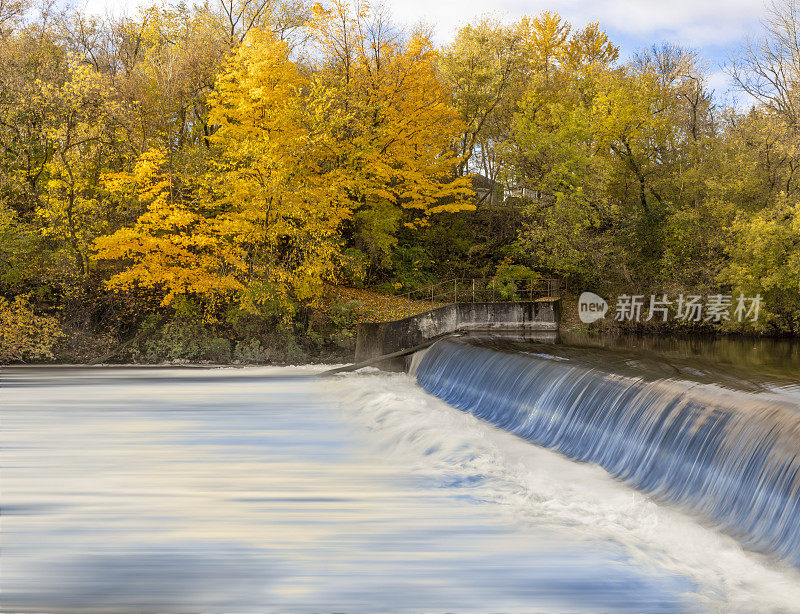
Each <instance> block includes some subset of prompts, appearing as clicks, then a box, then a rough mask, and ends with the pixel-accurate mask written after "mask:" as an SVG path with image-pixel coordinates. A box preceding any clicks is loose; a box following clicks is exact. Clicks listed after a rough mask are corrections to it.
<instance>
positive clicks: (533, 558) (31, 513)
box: [0, 339, 800, 612]
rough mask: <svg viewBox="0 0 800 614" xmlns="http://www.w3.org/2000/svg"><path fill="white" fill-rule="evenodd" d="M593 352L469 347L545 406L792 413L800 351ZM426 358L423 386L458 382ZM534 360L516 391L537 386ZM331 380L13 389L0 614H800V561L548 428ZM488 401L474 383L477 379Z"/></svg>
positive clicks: (269, 377) (373, 379)
mask: <svg viewBox="0 0 800 614" xmlns="http://www.w3.org/2000/svg"><path fill="white" fill-rule="evenodd" d="M595 341H596V340H585V339H571V340H570V343H569V344H567V345H563V344H562V345H557V346H556V345H538V344H521V345H520V344H512V345H508V344H507V343H503V344H501V345H502V346H501V345H498V342H497V341H495V342H492V343H491V344H489V346H491V347H487V346H486V344H484V345H485V347H482V348H474V347H473V348H471V349H469V348H468V350H467V351H468V352H490V353H491V352H495V353H497V354H498V355H502V356H506V357H508V356H510V357H511V358H512V359H513V360H514V361H520V360H528V361H533V364H538V362H544V364H546V365H547V366H548V367H553V368H554V369H556V371H554V372H553V373H551V377H552V379H551V380H550V381H551V383H550V384H548V385H547V386H545V389H546V391H552V390H554V389H555V388H554V387H553V383H552V382H555V381H562V383H563V382H564V381H565V378H566V375H564V373H565V372H564V371H561V370H559V369H563V368H564V365H569V368H572V367H573V365H576V364H577V363H580V364H581V365H582V366H581V368H583V369H587V370H588V371H591V372H593V373H597V372H600V371H602V372H604V373H605V372H611V373H614V374H615V376H614V377H615V378H616V381H617V382H619V381H625V378H638V381H641V382H645V384H643V385H645V386H649V385H658V386H679V385H684V386H685V387H690V388H693V387H698V386H699V387H706V388H709V387H710V388H711V389H713V390H714V391H716V392H718V393H719V394H720V395H723V396H724V395H725V394H733V395H737V394H742V395H751V396H750V397H747V398H750V399H752V395H755V396H758V395H767V396H769V398H770V399H771V400H775V399H780V400H781V403H784V405H785V406H787V407H789V406H791V405H792V404H793V403H797V402H798V385H800V380H799V379H798V373H800V370H798V369H797V365H798V362H797V361H798V354H797V349H796V346H791V345H790V344H787V345H786V346H784V345H780V344H778V345H776V346H772V347H770V348H767V347H766V346H762V349H761V350H757V349H756V350H752V348H751V350H752V351H750V350H748V348H747V347H746V346H745V345H744V344H742V345H740V346H734V345H731V346H729V347H728V346H725V347H724V348H722V346H718V347H716V349H715V348H711V349H709V348H708V347H706V346H703V345H701V346H697V345H694V346H681V345H673V346H670V347H666V348H665V347H652V346H650V347H648V346H644V347H642V344H641V341H639V342H638V343H639V345H638V346H637V345H636V343H637V341H636V340H632V341H629V342H627V344H624V343H623V344H620V343H619V342H615V343H614V344H612V345H613V346H614V347H607V348H605V349H603V348H601V347H598V346H601V345H603V343H598V342H595ZM746 343H749V342H746ZM620 345H621V346H622V347H620ZM698 347H699V348H700V349H699V350H698V349H697V348H698ZM692 348H694V349H692ZM457 349H458V348H457ZM459 351H464V350H463V349H460V350H459ZM490 355H491V356H494V354H490ZM433 357H434V356H433V354H431V355H430V360H431V364H430V366H431V367H432V366H433V365H435V364H438V368H443V365H445V362H446V361H445V362H442V361H441V360H439V361H438V362H435V361H433ZM462 359H463V360H461V362H462V363H463V364H467V363H468V362H469V360H467V357H466V356H462ZM479 362H480V363H481V364H488V362H490V361H488V360H487V359H486V358H485V357H484V358H483V359H481V360H480V361H479ZM526 364H527V366H526V367H524V368H520V369H521V371H520V374H519V377H518V378H517V380H515V381H519V379H520V378H525V377H530V375H526V374H529V373H530V372H531V366H530V363H526ZM316 371H319V369H317V368H314V367H308V368H292V367H287V368H248V369H227V368H226V369H184V368H168V369H141V368H137V369H129V368H67V367H61V368H6V369H3V370H2V372H0V378H2V387H0V402H1V403H2V405H0V407H1V412H2V413H1V414H0V418H1V419H2V437H1V439H2V442H1V443H2V446H3V453H2V509H1V510H0V514H1V515H0V530H2V555H0V556H1V557H2V560H1V561H0V565H1V566H2V575H1V581H2V587H1V588H2V592H1V593H0V601H1V602H2V608H3V611H36V612H40V611H102V612H107V611H125V612H128V611H131V612H133V611H137V612H139V611H149V612H156V611H158V612H163V611H181V612H185V611H191V612H194V611H212V612H222V611H238V612H342V611H345V612H398V611H408V612H421V611H425V612H429V611H442V612H443V611H450V612H486V611H498V612H565V611H568V612H683V611H689V612H694V611H740V612H753V611H765V612H776V611H786V612H790V611H796V609H797V608H798V605H797V604H800V582H799V580H800V573H798V572H797V570H796V568H795V567H794V566H792V565H791V564H790V563H788V562H786V558H787V557H786V556H784V557H783V560H781V559H780V558H779V555H780V553H778V554H774V553H770V552H766V553H763V552H764V551H765V550H769V549H768V548H766V549H765V548H763V547H760V546H761V545H760V544H759V543H756V542H757V541H758V540H756V541H755V542H752V543H747V540H746V539H744V538H743V536H742V535H735V534H733V533H732V531H731V530H730V527H722V529H725V530H726V531H727V532H723V531H722V530H720V527H719V522H718V521H715V520H714V519H713V518H710V517H709V516H708V514H707V513H706V512H705V511H704V509H703V500H704V499H703V498H702V497H700V498H699V499H698V500H697V501H699V503H697V502H694V501H693V500H692V499H691V497H688V498H684V500H680V498H677V499H675V498H674V497H673V498H672V499H670V497H668V496H666V495H665V494H664V493H663V492H660V491H658V490H657V489H653V488H649V489H648V482H647V480H644V481H643V482H641V483H637V482H636V481H635V480H632V479H629V478H628V476H625V475H621V474H620V473H619V471H617V472H616V473H615V470H614V468H609V467H606V468H605V469H603V468H602V465H603V462H601V461H602V459H599V460H598V459H597V458H594V457H587V458H581V460H589V461H593V462H589V463H584V462H576V461H575V460H571V459H570V458H568V457H569V456H573V457H576V454H573V452H574V449H560V448H559V446H558V445H552V444H553V442H552V441H550V440H541V441H534V442H532V441H533V439H534V438H532V437H527V436H528V435H530V433H532V432H534V430H529V431H528V432H519V433H518V434H519V435H521V436H522V438H520V437H516V436H514V435H512V434H511V433H509V432H506V431H514V430H515V429H514V424H512V423H506V424H499V423H498V421H497V420H493V418H492V416H491V415H488V414H487V415H481V414H480V413H479V412H478V411H475V410H474V409H468V410H467V411H461V410H459V409H456V408H454V407H452V406H450V405H448V404H447V403H445V402H444V401H442V400H440V399H437V398H435V397H434V396H432V395H431V394H428V393H427V392H425V391H424V390H423V389H422V388H420V387H419V386H418V385H417V384H416V382H415V380H414V378H413V377H411V376H408V375H405V374H385V373H379V372H374V371H369V372H360V373H355V374H346V375H341V376H337V377H335V378H331V379H329V380H319V379H316V378H314V377H313V374H314V373H315V372H316ZM504 372H508V370H506V371H504ZM419 376H420V378H421V383H423V385H425V386H426V387H428V388H431V386H430V385H427V384H425V382H422V378H424V377H427V376H425V375H424V374H422V373H420V374H419ZM430 377H432V376H430ZM451 379H452V378H451ZM439 381H440V382H444V381H445V380H444V379H440V380H439ZM478 381H479V380H478V378H477V376H476V375H475V374H474V373H473V375H472V376H470V379H469V382H468V383H470V384H473V385H477V382H478ZM498 381H499V380H498V379H497V378H496V377H494V378H491V381H489V380H487V381H485V382H484V383H483V384H482V386H479V388H481V389H482V390H484V391H485V393H486V398H487V399H488V398H489V396H493V397H494V401H493V402H494V403H495V405H494V406H495V407H497V406H499V405H504V406H509V402H502V401H499V400H498V399H500V398H501V396H502V394H509V393H510V392H511V391H512V389H513V382H510V381H506V384H505V385H504V386H503V387H502V388H501V389H499V390H498V389H497V388H496V387H495V388H492V386H493V385H496V384H497V382H498ZM681 382H684V383H683V384H681ZM584 383H585V382H584ZM442 385H444V384H442ZM575 386H577V384H576V385H573V386H572V388H575ZM451 387H452V386H451ZM464 390H465V388H464V387H463V386H462V389H461V395H462V397H463V398H466V397H467V396H468V395H466V393H465V392H464ZM546 391H545V393H546ZM434 392H436V394H437V395H438V396H442V398H447V397H446V395H444V394H442V393H441V391H438V390H437V391H434ZM609 394H610V393H609ZM539 396H540V397H541V393H540V394H539ZM763 398H765V397H763ZM448 400H450V401H451V403H454V404H456V405H457V404H458V403H456V402H454V401H453V399H448ZM467 404H474V403H472V401H470V403H467ZM498 404H499V405H498ZM529 405H530V403H529ZM473 413H474V414H476V415H477V416H478V417H476V415H473ZM595 413H597V412H595ZM551 417H552V416H551ZM490 422H495V424H499V426H501V427H503V428H497V426H495V425H493V424H491V423H490ZM516 424H519V422H518V423H516ZM525 424H528V425H529V426H530V425H531V424H532V423H531V422H530V421H527V422H525ZM584 431H585V429H584ZM526 437H527V439H526ZM623 439H624V438H623ZM620 441H623V440H620ZM620 441H617V442H615V443H614V445H615V446H616V448H615V449H619V448H620V445H621V443H620ZM536 444H539V445H536ZM576 445H577V444H576ZM543 446H549V447H550V448H553V449H546V447H543ZM609 447H610V446H609ZM577 456H578V457H579V455H577ZM609 471H610V472H611V473H614V474H615V475H618V476H619V477H621V478H623V479H627V481H628V483H627V484H626V483H623V482H622V481H621V480H620V479H615V478H614V477H612V476H611V475H609ZM664 479H665V478H662V480H661V482H663V481H664ZM661 482H658V483H659V484H660V483H661ZM647 492H651V494H652V495H654V498H653V497H651V496H650V495H648V494H647ZM790 528H791V529H793V528H794V525H792V526H791V527H790ZM745 537H746V536H745ZM743 543H745V544H746V545H748V546H749V547H748V548H744V547H743V546H742V544H743ZM756 550H761V551H762V553H759V552H757V551H756ZM784 554H785V553H784Z"/></svg>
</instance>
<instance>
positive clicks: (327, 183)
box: [0, 0, 800, 362]
mask: <svg viewBox="0 0 800 614" xmlns="http://www.w3.org/2000/svg"><path fill="white" fill-rule="evenodd" d="M47 6H49V5H47ZM28 9H32V7H31V6H28V4H26V2H25V1H24V0H23V1H22V2H14V3H10V4H9V3H6V4H2V3H0V42H1V43H2V44H0V83H2V89H0V153H2V155H1V156H0V165H1V166H2V170H3V172H2V173H0V300H1V301H2V303H0V305H2V309H1V310H0V313H2V318H4V319H3V322H4V329H3V331H2V348H0V352H2V354H1V355H0V360H2V361H4V362H7V361H14V360H31V359H44V358H48V357H50V356H51V354H50V352H51V351H53V348H56V346H55V345H54V344H56V343H57V342H59V343H61V341H62V339H61V337H60V335H61V331H65V332H66V333H67V339H68V340H69V339H73V340H74V339H75V338H77V337H80V338H81V339H82V341H81V343H80V344H73V346H75V347H77V346H78V345H80V347H82V348H91V347H92V345H93V343H94V342H93V341H92V339H95V337H93V335H95V336H96V339H97V340H102V343H101V342H100V341H98V343H95V344H94V345H97V347H100V346H102V347H104V348H108V347H109V346H113V345H115V343H113V340H114V339H118V340H120V341H122V340H127V341H126V343H125V344H123V345H122V346H120V347H123V348H124V349H125V351H127V352H128V354H127V355H126V356H127V358H126V359H131V360H138V359H147V360H151V359H152V360H156V359H159V357H161V358H163V357H169V358H180V357H183V358H186V359H192V360H194V359H202V358H206V359H208V360H228V359H231V357H234V359H235V357H236V356H240V357H245V358H242V360H245V359H247V360H249V358H246V357H253V356H255V357H256V359H257V360H261V359H264V357H265V356H268V355H269V356H272V357H273V358H274V357H275V356H280V357H282V359H287V360H288V359H296V358H297V357H299V356H302V355H303V353H302V352H301V350H302V348H301V347H300V346H301V345H303V344H305V346H304V347H306V348H308V347H312V346H313V348H316V349H319V348H322V347H328V346H330V345H331V343H333V344H334V345H336V344H337V343H339V341H341V342H342V343H339V345H340V346H341V348H345V349H346V346H347V343H351V341H352V339H350V340H349V341H348V340H347V339H348V338H349V337H352V334H351V333H352V330H351V325H352V323H353V322H354V321H356V320H358V319H359V318H362V317H365V315H364V313H365V311H364V310H365V309H367V310H369V309H373V307H374V305H378V304H379V303H381V301H380V300H379V299H377V298H376V297H377V296H381V295H386V294H393V293H398V294H399V293H402V292H405V291H408V290H412V289H414V288H418V287H422V286H425V285H427V284H430V283H433V282H436V281H439V280H442V279H448V278H453V277H463V278H470V277H493V276H496V275H498V274H499V271H501V270H502V268H503V267H507V266H513V267H518V268H519V267H521V268H522V269H524V270H526V271H535V272H536V273H537V274H539V275H546V276H558V277H561V278H563V279H564V280H565V281H566V282H567V285H570V286H572V287H574V288H579V287H588V286H591V287H592V288H594V289H595V290H597V291H600V292H608V293H611V294H613V293H614V292H615V291H616V290H618V289H624V290H625V291H626V292H627V293H640V294H649V293H650V292H651V291H657V290H658V291H671V290H673V289H675V290H676V291H677V290H678V289H680V290H686V291H689V290H692V291H695V292H698V293H701V294H702V293H706V294H707V293H715V292H718V291H720V290H724V291H725V292H731V293H735V292H739V291H741V292H744V293H746V294H748V295H752V294H755V293H761V294H762V295H763V296H764V297H765V303H766V305H767V308H766V312H765V313H767V315H768V317H767V318H766V319H765V320H764V321H763V322H759V324H758V326H759V327H760V328H759V332H798V331H800V290H798V287H797V277H798V266H797V263H798V259H800V256H798V253H799V252H798V247H797V246H798V244H799V243H800V238H799V237H800V234H798V233H800V230H798V224H797V217H798V215H797V209H798V197H799V196H800V173H798V172H797V169H798V167H800V133H798V131H797V126H798V125H800V119H798V117H796V111H795V109H796V106H794V105H793V104H789V103H788V102H787V101H791V100H793V97H794V96H796V92H795V91H794V89H793V88H794V86H793V85H792V84H794V83H796V80H797V74H796V73H797V68H796V66H793V65H792V63H791V57H796V56H797V55H798V54H800V51H798V53H796V54H795V55H792V53H791V49H789V50H784V51H786V54H785V55H781V54H777V55H775V54H773V55H769V56H764V57H762V56H761V55H759V54H760V53H761V52H760V51H759V49H769V48H771V47H770V46H769V45H770V44H772V43H770V41H772V42H773V43H775V41H778V42H780V41H785V40H788V39H785V37H784V38H781V28H782V27H783V28H785V27H787V24H789V22H788V21H786V20H785V19H784V20H781V19H780V10H781V5H780V3H778V4H776V5H775V6H773V7H772V9H770V10H771V11H773V13H775V15H774V17H775V19H772V20H771V21H768V22H767V25H768V27H767V29H766V30H765V32H764V37H765V38H764V44H763V45H761V47H758V46H755V47H752V48H749V49H748V50H747V52H746V53H745V54H744V55H743V56H742V57H741V58H740V59H739V61H738V62H737V64H736V65H735V66H734V67H733V68H732V70H731V75H732V78H733V79H734V80H736V82H738V83H739V85H740V86H741V87H742V88H744V89H745V90H746V91H748V92H750V93H751V94H752V96H753V97H754V99H756V100H757V101H758V104H756V105H755V106H753V108H752V109H748V110H746V112H741V111H739V110H737V109H735V108H731V107H727V106H725V105H724V104H722V103H721V102H720V98H719V97H715V96H714V93H713V92H712V91H711V90H710V88H709V85H708V73H707V70H706V67H705V64H704V62H703V61H702V59H701V58H699V57H698V56H697V55H696V54H694V53H693V52H690V51H687V50H684V49H681V48H679V47H676V46H673V45H662V46H657V47H654V48H651V49H647V50H643V51H641V52H639V53H637V54H635V56H634V57H633V59H631V60H629V61H623V60H621V59H620V54H619V50H618V48H617V46H616V45H615V44H614V43H613V41H611V40H610V39H609V37H608V36H607V34H606V33H604V32H603V31H602V30H601V29H600V28H599V26H598V25H597V24H588V25H587V26H585V27H583V28H580V29H576V28H573V27H572V26H571V25H570V24H569V23H568V22H567V21H565V20H564V19H562V18H561V17H560V16H559V15H557V14H555V13H551V12H546V11H545V12H543V13H541V14H539V15H535V16H525V17H522V18H520V19H518V20H517V21H515V22H511V23H501V22H499V21H496V20H494V19H492V18H490V17H483V18H475V19H473V20H472V22H471V23H469V24H467V25H466V26H465V27H463V28H462V29H461V30H460V31H459V32H458V33H457V34H456V35H455V37H454V38H453V39H452V40H451V41H448V42H447V43H446V44H444V45H442V46H438V47H437V45H435V44H434V43H433V40H434V37H433V33H432V32H431V31H429V30H428V29H426V28H424V27H417V28H413V29H408V28H401V27H399V26H398V25H397V24H396V23H394V22H393V21H392V20H391V19H390V18H389V17H388V15H387V14H386V12H385V11H384V10H383V9H381V8H379V7H371V6H369V5H368V4H366V3H365V2H363V1H361V0H354V1H352V2H345V1H343V0H331V1H328V2H325V3H315V4H312V3H308V2H305V1H304V0H291V1H288V0H287V1H282V0H279V1H276V2H258V1H255V0H234V1H233V2H224V3H218V4H214V3H209V4H204V5H197V6H195V7H193V8H187V7H186V6H185V5H178V6H176V7H170V6H167V5H164V6H159V5H153V6H149V7H146V8H143V9H142V10H140V11H139V12H138V13H137V14H136V15H135V16H133V17H122V18H109V19H97V18H94V17H91V16H88V15H85V14H82V13H80V12H74V11H69V10H67V11H64V12H60V13H56V12H54V9H52V8H50V9H48V8H45V9H41V10H40V12H39V14H37V13H36V12H35V11H33V12H32V11H29V10H28ZM26 15H28V16H33V17H30V18H26V17H25V16H26ZM781 24H783V25H781ZM786 58H789V59H788V60H787V59H786ZM770 71H772V72H770ZM793 71H794V72H793ZM767 73H769V74H779V75H785V78H783V81H779V82H776V84H775V88H776V89H774V91H773V90H769V89H768V88H767V89H763V87H762V84H763V83H764V80H763V79H760V78H759V75H761V77H763V76H764V74H767ZM476 175H479V176H480V177H478V178H476ZM473 188H479V189H478V191H477V192H476V191H474V190H473ZM346 288H347V289H346ZM332 289H333V290H332ZM21 297H26V298H21ZM337 297H339V298H337ZM348 297H349V298H348ZM359 297H360V298H359ZM373 304H374V305H373ZM370 305H372V306H373V307H370ZM418 308H419V306H417V305H410V306H409V305H397V306H396V309H395V308H394V307H392V308H390V309H389V311H390V312H391V311H393V310H395V311H396V310H399V311H403V312H405V311H407V310H409V309H411V310H416V309H418ZM373 311H376V313H377V307H374V309H373ZM336 314H339V315H336ZM342 314H346V315H342ZM37 330H38V331H39V333H38V334H37V333H36V332H35V331H37ZM348 336H349V337H348ZM109 340H111V341H109ZM331 340H337V341H335V342H331ZM326 344H327V345H326ZM62 345H63V344H62ZM62 345H59V346H58V347H62ZM67 345H69V344H66V345H63V347H66V346H67ZM181 348H183V349H181ZM187 348H191V350H189V349H187ZM275 348H281V349H280V350H275ZM298 348H299V349H298ZM341 348H340V349H341ZM58 351H61V352H62V358H65V359H70V360H88V359H89V358H97V357H98V356H91V355H89V353H88V352H89V350H85V351H84V350H81V352H83V353H73V354H69V353H68V352H67V353H66V354H65V353H64V350H63V348H62V350H58ZM105 351H106V350H103V352H105ZM303 351H304V350H303ZM314 351H316V350H314ZM276 352H277V353H276ZM98 353H100V351H99V350H98ZM101 357H102V356H101ZM259 357H260V358H259ZM270 359H272V358H270Z"/></svg>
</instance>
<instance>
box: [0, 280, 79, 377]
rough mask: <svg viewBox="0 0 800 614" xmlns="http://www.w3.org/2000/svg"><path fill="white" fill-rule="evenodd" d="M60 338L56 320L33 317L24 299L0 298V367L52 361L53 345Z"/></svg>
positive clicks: (33, 314)
mask: <svg viewBox="0 0 800 614" xmlns="http://www.w3.org/2000/svg"><path fill="white" fill-rule="evenodd" d="M63 336H64V333H63V332H62V331H61V328H60V327H59V324H58V320H57V319H56V318H53V317H50V316H39V315H36V314H35V313H34V311H33V307H31V305H30V303H28V300H27V299H26V298H25V297H23V296H17V297H16V298H15V299H14V301H13V302H9V301H8V300H6V299H5V298H3V297H0V363H8V362H22V361H26V360H52V359H53V352H52V348H53V345H54V344H55V343H56V341H58V340H59V339H60V338H62V337H63Z"/></svg>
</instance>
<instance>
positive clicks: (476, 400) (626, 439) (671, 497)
mask: <svg viewBox="0 0 800 614" xmlns="http://www.w3.org/2000/svg"><path fill="white" fill-rule="evenodd" d="M415 370H416V377H417V381H418V383H419V384H420V386H422V387H423V388H424V389H425V390H426V391H428V392H429V393H431V394H433V395H435V396H437V397H439V398H441V399H442V400H444V401H446V402H448V403H449V404H450V405H452V406H454V407H456V408H458V409H461V410H464V411H467V412H469V413H472V414H473V415H475V416H476V417H478V418H481V419H483V420H486V421H488V422H490V423H492V424H494V425H496V426H498V427H500V428H503V429H506V430H508V431H510V432H512V433H514V434H516V435H518V436H519V437H522V438H524V439H526V440H528V441H531V442H532V443H535V444H537V445H540V446H544V447H547V448H551V449H554V450H557V451H558V452H560V453H562V454H564V455H565V456H567V457H569V458H572V459H574V460H578V461H584V462H591V463H596V464H598V465H600V466H601V467H603V468H604V469H606V470H607V471H608V472H609V473H610V474H611V475H613V476H615V477H617V478H619V479H621V480H624V481H625V482H626V483H628V484H630V485H632V486H634V487H635V488H638V489H641V490H642V491H644V492H647V493H649V494H651V495H653V496H655V497H657V498H659V499H662V500H665V501H669V502H671V503H674V504H676V505H677V506H679V507H681V508H683V509H685V510H688V511H690V512H692V513H695V514H698V515H700V516H701V517H703V518H705V519H707V520H709V521H711V522H713V523H714V524H716V525H717V526H718V527H719V528H720V529H721V530H723V531H725V532H727V533H729V534H730V535H732V536H734V537H735V538H737V539H738V540H739V541H740V542H741V543H742V544H743V545H745V546H746V547H748V548H751V549H754V550H758V551H762V552H767V553H772V554H775V555H777V556H779V557H782V558H784V559H786V560H788V561H790V562H791V563H793V564H794V565H796V566H800V494H799V493H798V485H799V484H800V474H799V473H798V470H800V459H798V453H800V408H798V407H797V406H796V405H794V404H793V403H790V402H787V401H785V400H782V399H780V398H778V397H777V395H769V394H753V393H747V392H739V391H732V390H727V389H724V388H720V387H715V386H711V385H700V384H697V383H696V382H691V381H684V380H678V379H648V378H643V377H635V376H632V375H630V374H627V373H626V374H618V373H613V372H608V371H606V370H603V369H601V368H598V367H597V366H590V365H586V364H580V363H579V362H578V361H575V360H560V359H555V358H553V357H548V356H546V355H541V354H540V355H531V354H521V353H510V352H503V351H496V350H494V349H488V348H484V347H476V346H472V345H468V344H464V343H457V342H452V341H440V342H438V343H436V344H435V345H434V346H432V347H431V348H429V349H428V350H427V352H426V353H425V355H424V356H422V357H421V358H420V359H419V360H418V361H416V364H415Z"/></svg>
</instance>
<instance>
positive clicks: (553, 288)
mask: <svg viewBox="0 0 800 614" xmlns="http://www.w3.org/2000/svg"><path fill="white" fill-rule="evenodd" d="M560 296H561V282H560V280H558V279H541V278H538V279H448V280H447V281H442V282H439V283H437V284H432V285H430V286H425V287H424V288H419V289H417V290H410V291H409V292H405V293H403V294H395V295H393V296H391V297H387V302H390V301H391V300H392V299H394V300H397V299H398V298H399V299H406V300H409V301H428V302H430V303H431V305H434V304H441V305H447V304H450V303H498V302H520V301H535V300H537V299H542V298H559V297H560Z"/></svg>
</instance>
